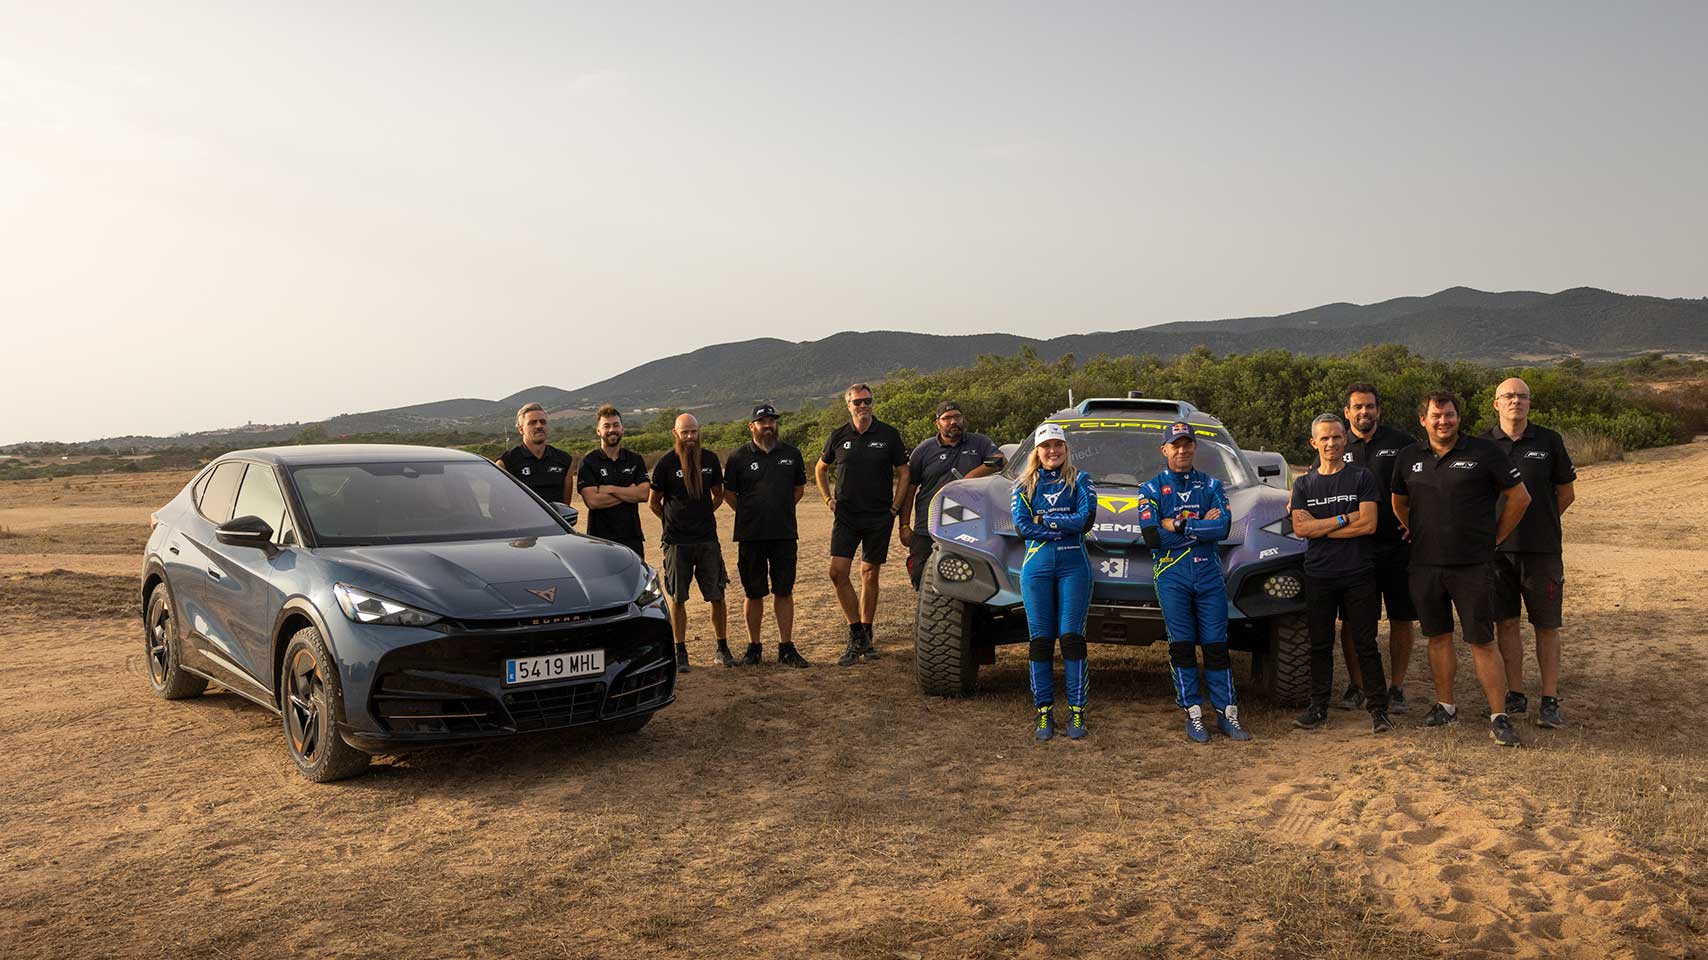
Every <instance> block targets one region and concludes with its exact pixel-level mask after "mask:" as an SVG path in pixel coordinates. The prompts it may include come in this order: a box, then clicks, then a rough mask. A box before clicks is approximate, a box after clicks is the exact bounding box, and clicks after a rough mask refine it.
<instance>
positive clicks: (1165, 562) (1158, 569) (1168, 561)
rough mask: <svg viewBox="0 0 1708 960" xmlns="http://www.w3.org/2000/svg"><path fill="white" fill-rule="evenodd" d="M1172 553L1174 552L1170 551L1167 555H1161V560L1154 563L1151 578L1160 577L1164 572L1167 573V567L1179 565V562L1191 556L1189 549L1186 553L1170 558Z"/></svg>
mask: <svg viewBox="0 0 1708 960" xmlns="http://www.w3.org/2000/svg"><path fill="white" fill-rule="evenodd" d="M1173 552H1174V551H1172V550H1171V551H1169V552H1168V553H1164V554H1163V555H1162V559H1160V560H1158V561H1156V564H1155V566H1154V568H1153V571H1154V572H1153V574H1152V575H1153V576H1157V577H1160V576H1162V575H1163V573H1164V572H1165V571H1167V570H1168V568H1169V567H1172V566H1174V565H1175V564H1177V563H1179V562H1180V561H1182V560H1185V559H1186V558H1187V557H1190V556H1192V550H1191V549H1190V548H1188V549H1187V550H1186V552H1184V553H1182V554H1181V555H1180V556H1178V557H1175V556H1171V555H1170V554H1172V553H1173Z"/></svg>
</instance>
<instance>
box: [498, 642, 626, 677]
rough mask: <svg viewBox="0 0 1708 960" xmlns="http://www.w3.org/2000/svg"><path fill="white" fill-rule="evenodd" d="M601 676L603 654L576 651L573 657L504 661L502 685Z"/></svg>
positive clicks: (568, 655) (561, 656) (602, 671)
mask: <svg viewBox="0 0 1708 960" xmlns="http://www.w3.org/2000/svg"><path fill="white" fill-rule="evenodd" d="M604 672H605V651H603V650H577V651H576V652H574V653H554V654H550V655H549V656H544V657H521V658H518V659H515V660H506V661H504V682H505V683H512V684H517V683H540V682H542V681H545V680H566V679H568V678H570V677H591V676H597V675H599V674H601V673H604Z"/></svg>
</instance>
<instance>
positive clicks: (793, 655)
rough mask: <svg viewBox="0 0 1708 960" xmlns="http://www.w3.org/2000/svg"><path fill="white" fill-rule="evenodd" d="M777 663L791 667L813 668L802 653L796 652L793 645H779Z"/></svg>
mask: <svg viewBox="0 0 1708 960" xmlns="http://www.w3.org/2000/svg"><path fill="white" fill-rule="evenodd" d="M777 662H778V663H781V664H784V665H786V666H791V667H810V666H812V664H810V663H808V662H807V658H806V657H803V656H801V652H800V651H799V650H796V649H795V645H794V644H792V643H779V644H777Z"/></svg>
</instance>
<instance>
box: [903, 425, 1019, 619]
mask: <svg viewBox="0 0 1708 960" xmlns="http://www.w3.org/2000/svg"><path fill="white" fill-rule="evenodd" d="M934 419H935V421H936V423H937V436H935V437H932V438H931V439H929V440H927V441H925V442H924V443H922V444H920V445H919V446H917V447H914V448H913V456H911V457H909V458H908V461H907V485H906V487H905V488H904V489H903V490H902V495H901V498H900V500H901V545H902V546H904V547H906V548H907V575H908V576H909V577H910V578H912V580H913V589H915V590H918V589H919V580H920V577H921V576H923V575H924V573H925V560H926V558H927V557H929V556H931V498H932V497H935V496H936V495H937V491H939V490H941V489H943V487H944V485H945V484H947V483H949V482H950V481H953V480H962V479H968V478H971V477H984V476H989V475H990V474H993V473H996V472H997V471H999V470H1001V469H1002V467H1003V465H1004V464H1005V463H1006V462H1007V461H1006V460H1005V459H1004V457H1003V456H1002V450H1001V449H1000V448H998V447H997V445H996V444H995V443H992V442H991V439H990V438H989V437H987V436H985V435H984V434H982V433H968V432H967V431H966V423H967V421H966V418H965V417H963V416H962V415H961V405H960V404H958V403H956V402H955V401H953V400H945V401H943V402H942V403H939V404H938V405H937V415H936V417H935V418H934ZM910 519H911V520H913V524H912V525H911V526H910V525H909V524H908V521H909V520H910Z"/></svg>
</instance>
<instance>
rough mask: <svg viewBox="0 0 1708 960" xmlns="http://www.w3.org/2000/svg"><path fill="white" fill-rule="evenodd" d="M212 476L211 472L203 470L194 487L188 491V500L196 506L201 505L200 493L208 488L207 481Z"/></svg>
mask: <svg viewBox="0 0 1708 960" xmlns="http://www.w3.org/2000/svg"><path fill="white" fill-rule="evenodd" d="M213 475H214V472H213V471H212V470H204V471H203V472H202V475H201V476H200V477H197V478H196V486H195V488H194V489H192V490H191V491H190V499H191V500H193V501H194V502H195V504H196V506H198V507H199V506H201V505H202V491H204V490H206V489H207V488H208V479H209V478H210V477H212V476H213Z"/></svg>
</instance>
